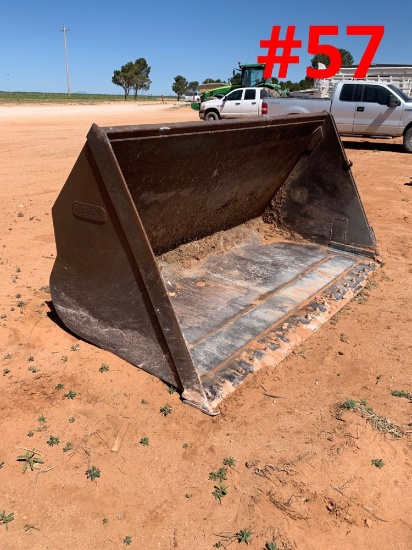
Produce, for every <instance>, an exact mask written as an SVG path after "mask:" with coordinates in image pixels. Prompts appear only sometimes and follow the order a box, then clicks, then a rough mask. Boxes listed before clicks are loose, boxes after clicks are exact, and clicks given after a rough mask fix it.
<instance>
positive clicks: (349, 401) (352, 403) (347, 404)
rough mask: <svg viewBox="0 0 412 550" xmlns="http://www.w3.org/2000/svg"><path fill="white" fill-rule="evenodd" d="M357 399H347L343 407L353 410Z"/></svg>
mask: <svg viewBox="0 0 412 550" xmlns="http://www.w3.org/2000/svg"><path fill="white" fill-rule="evenodd" d="M356 404H357V403H356V401H354V400H353V399H347V400H346V401H345V402H344V403H343V408H344V409H347V410H348V411H351V410H352V409H354V408H355V407H356Z"/></svg>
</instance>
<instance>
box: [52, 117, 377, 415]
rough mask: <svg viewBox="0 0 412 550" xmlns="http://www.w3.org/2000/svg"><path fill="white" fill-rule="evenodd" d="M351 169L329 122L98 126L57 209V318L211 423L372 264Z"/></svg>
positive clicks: (372, 246)
mask: <svg viewBox="0 0 412 550" xmlns="http://www.w3.org/2000/svg"><path fill="white" fill-rule="evenodd" d="M348 166H349V162H348V160H347V158H346V155H345V152H344V150H343V147H342V144H341V142H340V139H339V137H338V135H337V132H336V128H335V126H334V123H333V120H332V118H331V117H330V116H329V115H327V114H324V113H322V114H317V115H307V116H290V117H287V118H276V119H251V120H249V121H244V120H236V121H222V122H219V123H211V124H208V123H185V124H171V125H170V126H168V127H167V128H165V127H164V126H161V125H149V126H125V127H115V128H99V127H98V126H96V125H93V126H92V128H91V130H90V132H89V134H88V136H87V142H86V144H85V146H84V147H83V150H82V152H81V153H80V155H79V158H78V159H77V162H76V163H75V165H74V167H73V170H72V172H71V174H70V175H69V177H68V179H67V181H66V184H65V185H64V187H63V189H62V191H61V193H60V195H59V197H58V198H57V200H56V203H55V205H54V207H53V221H54V227H55V236H56V244H57V258H56V261H55V264H54V267H53V271H52V274H51V281H50V287H51V293H52V299H53V303H54V306H55V308H56V311H57V312H58V314H59V316H60V317H61V319H62V320H63V322H64V323H65V325H66V326H67V327H68V328H69V329H70V330H71V331H73V332H74V333H76V334H78V335H79V336H80V337H82V338H84V339H86V340H88V341H90V342H92V343H94V344H96V345H98V346H100V347H102V348H104V349H107V350H110V351H112V352H113V353H115V354H117V355H118V356H120V357H122V358H124V359H125V360H127V361H129V362H130V363H132V364H134V365H136V366H138V367H140V368H142V369H144V370H146V371H147V372H149V373H151V374H154V375H155V376H158V377H159V378H161V379H162V380H165V381H166V382H167V383H169V384H172V385H174V386H176V387H178V388H180V389H181V390H182V392H183V393H182V397H183V399H184V400H185V401H187V402H189V403H190V404H192V405H194V406H196V407H197V408H199V409H201V410H203V411H204V412H207V413H208V414H216V412H217V406H218V404H219V402H220V401H221V400H222V399H223V398H224V397H225V396H226V395H227V394H228V393H230V392H231V391H233V389H234V388H236V387H237V385H239V384H240V383H241V382H243V381H244V380H245V379H246V378H247V376H248V375H249V374H250V373H252V372H255V371H256V370H257V369H258V368H260V367H261V366H262V365H275V364H277V363H278V362H279V361H281V360H282V359H283V358H284V357H285V356H286V355H287V354H288V353H289V352H290V351H291V350H292V349H293V347H294V346H296V345H298V344H299V343H300V342H301V341H302V340H303V339H304V338H306V337H307V336H308V335H309V334H310V333H311V332H312V331H313V330H316V329H317V328H318V327H319V326H320V325H321V324H323V323H324V322H325V321H326V320H327V319H328V318H329V317H330V316H331V315H333V314H334V313H335V312H336V311H337V310H338V309H339V308H340V307H342V305H343V304H344V303H345V302H347V301H348V300H349V299H350V298H351V297H353V295H354V294H355V293H356V292H357V291H359V289H360V288H361V287H362V285H363V284H364V283H365V280H366V277H367V276H368V274H369V273H370V272H371V271H372V270H373V269H375V268H376V266H377V265H378V263H377V262H376V261H375V260H374V259H373V258H374V255H375V253H376V243H375V239H374V235H373V231H372V229H371V227H370V226H369V224H368V221H367V219H366V215H365V212H364V210H363V207H362V204H361V201H360V198H359V194H358V192H357V189H356V185H355V182H354V180H353V177H352V174H351V172H350V169H348ZM331 244H333V246H331ZM338 249H340V250H338Z"/></svg>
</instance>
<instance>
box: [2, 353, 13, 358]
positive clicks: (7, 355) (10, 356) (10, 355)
mask: <svg viewBox="0 0 412 550" xmlns="http://www.w3.org/2000/svg"><path fill="white" fill-rule="evenodd" d="M12 357H13V355H12V354H11V353H6V355H5V356H4V359H11V358H12Z"/></svg>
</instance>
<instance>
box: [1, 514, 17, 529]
mask: <svg viewBox="0 0 412 550" xmlns="http://www.w3.org/2000/svg"><path fill="white" fill-rule="evenodd" d="M13 520H14V512H10V514H7V513H6V511H5V510H3V511H2V512H0V525H5V526H6V529H8V528H9V523H10V522H11V521H13Z"/></svg>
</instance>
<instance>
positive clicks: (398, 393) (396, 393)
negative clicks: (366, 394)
mask: <svg viewBox="0 0 412 550" xmlns="http://www.w3.org/2000/svg"><path fill="white" fill-rule="evenodd" d="M391 395H393V396H394V397H406V399H412V394H410V393H409V392H407V391H405V390H393V391H392V392H391Z"/></svg>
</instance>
